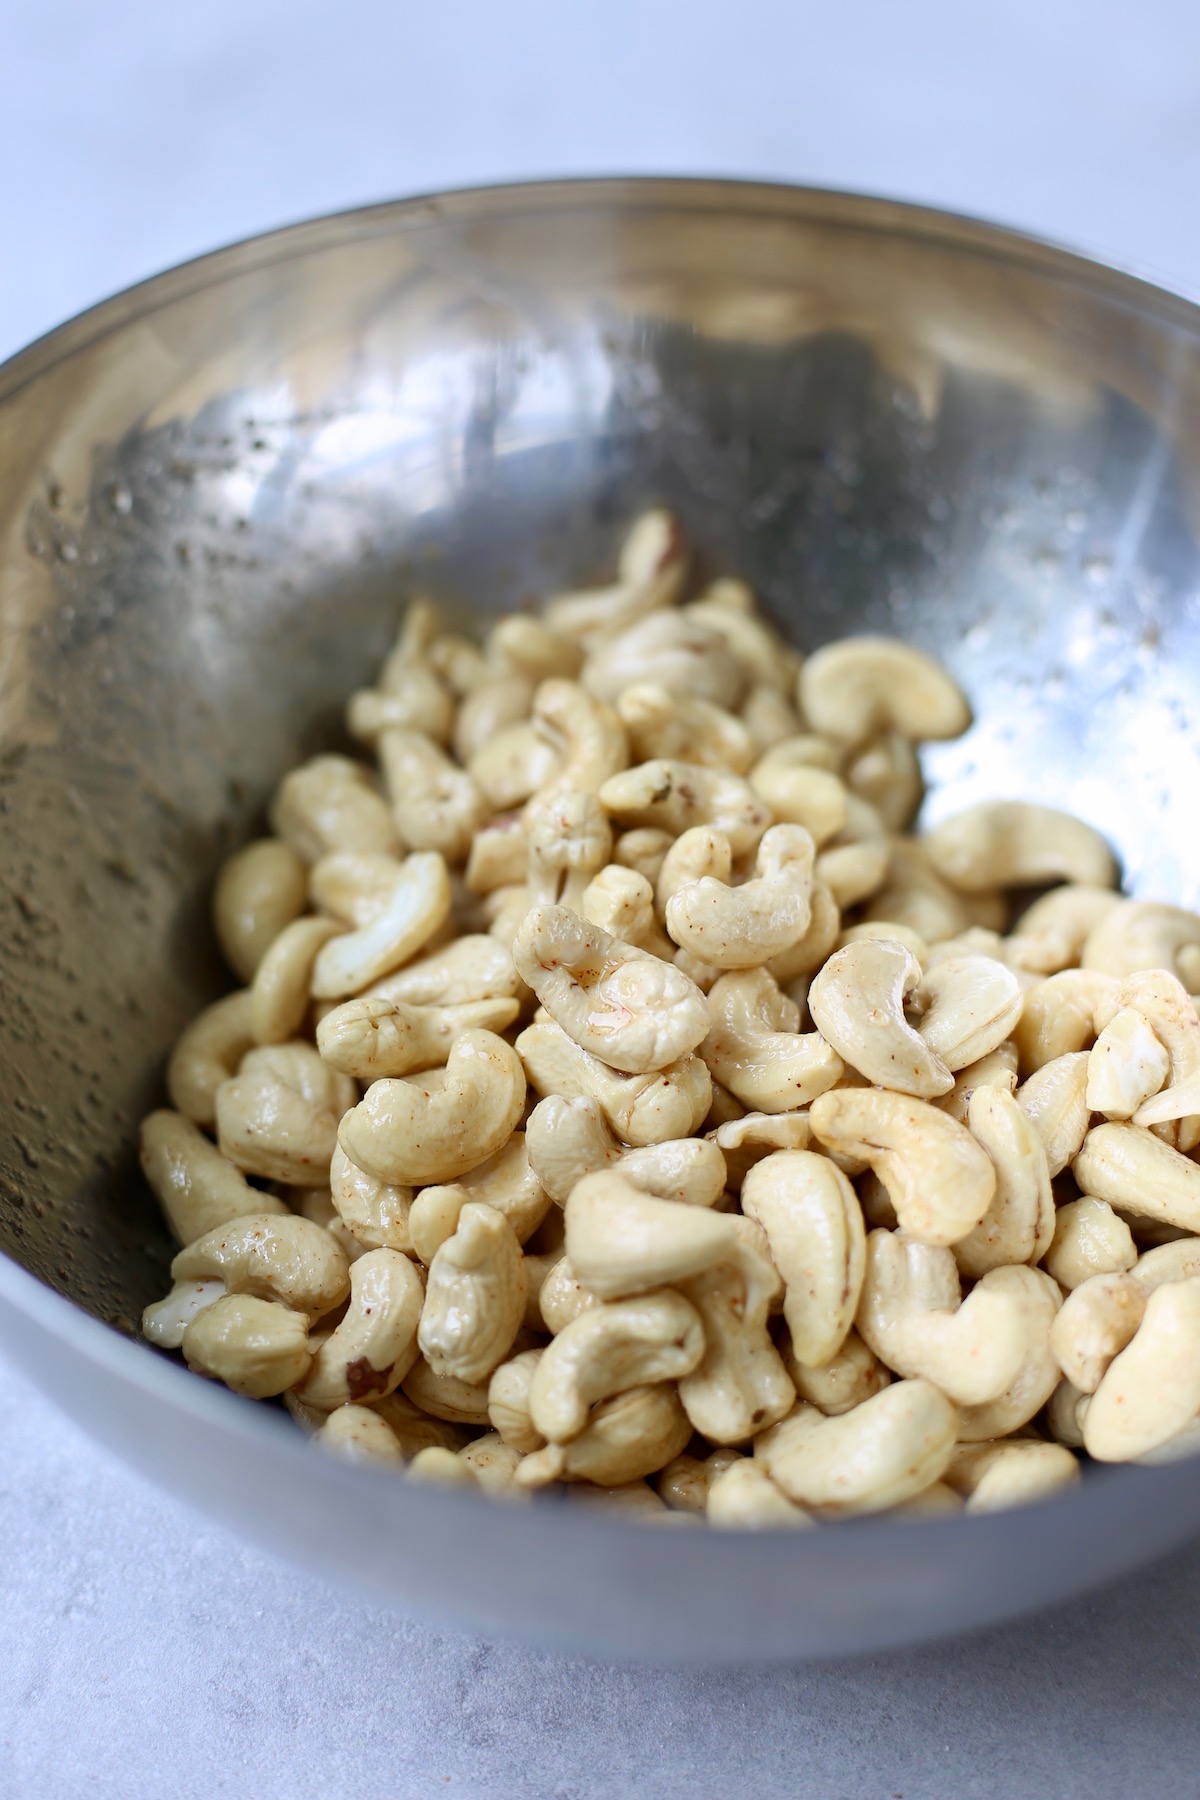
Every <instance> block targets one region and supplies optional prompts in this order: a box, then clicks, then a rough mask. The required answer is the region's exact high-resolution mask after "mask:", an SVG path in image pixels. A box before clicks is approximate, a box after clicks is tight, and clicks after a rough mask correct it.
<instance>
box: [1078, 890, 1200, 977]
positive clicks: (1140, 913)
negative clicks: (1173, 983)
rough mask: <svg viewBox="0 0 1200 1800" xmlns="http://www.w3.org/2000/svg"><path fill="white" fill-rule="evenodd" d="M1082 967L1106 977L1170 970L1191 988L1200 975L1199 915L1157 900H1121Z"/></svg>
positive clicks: (1097, 930) (1090, 942)
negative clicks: (1144, 970)
mask: <svg viewBox="0 0 1200 1800" xmlns="http://www.w3.org/2000/svg"><path fill="white" fill-rule="evenodd" d="M1083 966H1084V968H1085V969H1100V970H1102V971H1103V972H1104V974H1106V975H1134V974H1136V973H1137V971H1138V970H1139V969H1166V970H1168V971H1169V972H1170V973H1171V974H1172V975H1174V976H1175V977H1176V979H1177V980H1179V981H1182V982H1183V983H1184V985H1185V987H1187V986H1188V985H1190V984H1191V983H1193V982H1195V980H1196V976H1197V974H1198V973H1200V913H1194V912H1187V911H1186V910H1185V909H1184V908H1183V907H1181V906H1164V905H1163V904H1162V902H1161V901H1157V900H1121V901H1119V903H1118V904H1117V905H1116V906H1113V907H1111V908H1109V910H1108V911H1107V912H1105V913H1104V914H1103V915H1102V916H1101V917H1100V918H1099V919H1098V920H1097V921H1096V923H1095V925H1094V926H1093V927H1092V929H1091V931H1090V932H1089V933H1088V936H1087V941H1086V942H1085V944H1084V946H1083Z"/></svg>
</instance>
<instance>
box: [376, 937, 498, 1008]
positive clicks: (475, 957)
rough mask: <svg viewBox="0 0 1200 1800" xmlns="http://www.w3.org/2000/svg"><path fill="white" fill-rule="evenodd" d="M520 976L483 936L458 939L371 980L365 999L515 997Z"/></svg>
mask: <svg viewBox="0 0 1200 1800" xmlns="http://www.w3.org/2000/svg"><path fill="white" fill-rule="evenodd" d="M519 989H520V980H519V977H518V975H517V972H516V970H515V969H514V968H513V966H512V957H511V956H510V955H509V954H508V951H507V950H506V949H505V948H504V946H503V944H498V943H497V942H496V940H495V938H493V937H490V936H488V935H486V934H479V933H473V934H470V935H468V936H467V937H460V938H456V939H455V940H454V942H453V943H452V944H446V945H444V946H443V947H442V948H441V949H438V950H433V951H431V952H430V953H429V955H427V956H423V957H421V959H420V960H419V961H418V962H412V963H409V964H408V965H407V966H406V967H405V968H403V969H397V970H396V973H395V974H394V975H385V976H384V977H383V979H382V981H377V982H373V983H372V985H371V986H370V988H368V990H367V992H366V993H365V994H364V995H363V996H362V998H363V999H370V1000H376V999H378V1000H393V1001H395V1002H396V1003H397V1005H400V1006H464V1005H467V1004H468V1003H471V1002H474V1001H477V1000H499V999H511V998H514V997H515V996H516V995H517V993H518V991H519Z"/></svg>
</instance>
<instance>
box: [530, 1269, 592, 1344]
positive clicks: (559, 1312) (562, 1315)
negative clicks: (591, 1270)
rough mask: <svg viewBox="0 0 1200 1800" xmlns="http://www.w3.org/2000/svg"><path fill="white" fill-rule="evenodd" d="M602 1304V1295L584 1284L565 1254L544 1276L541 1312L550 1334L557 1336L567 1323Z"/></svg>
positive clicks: (541, 1292) (539, 1307)
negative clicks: (594, 1292)
mask: <svg viewBox="0 0 1200 1800" xmlns="http://www.w3.org/2000/svg"><path fill="white" fill-rule="evenodd" d="M603 1304H604V1302H603V1301H602V1300H601V1298H600V1296H599V1294H593V1292H592V1290H591V1288H587V1287H584V1285H583V1283H582V1281H580V1279H579V1277H578V1276H577V1275H576V1273H575V1271H574V1269H573V1268H572V1267H571V1263H570V1259H569V1258H568V1257H566V1256H561V1257H560V1258H559V1259H558V1261H557V1262H556V1263H554V1264H553V1265H552V1266H551V1267H550V1269H549V1270H548V1271H547V1272H546V1274H545V1275H544V1276H543V1278H542V1285H541V1289H540V1290H539V1293H538V1311H539V1312H540V1313H541V1315H542V1324H543V1325H544V1326H545V1328H546V1330H547V1331H548V1332H549V1333H550V1335H551V1337H557V1336H558V1334H559V1332H560V1331H561V1330H562V1329H563V1327H564V1325H569V1324H570V1323H571V1321H572V1319H577V1318H578V1317H579V1315H580V1313H585V1312H588V1311H589V1310H590V1309H591V1308H592V1307H596V1306H602V1305H603Z"/></svg>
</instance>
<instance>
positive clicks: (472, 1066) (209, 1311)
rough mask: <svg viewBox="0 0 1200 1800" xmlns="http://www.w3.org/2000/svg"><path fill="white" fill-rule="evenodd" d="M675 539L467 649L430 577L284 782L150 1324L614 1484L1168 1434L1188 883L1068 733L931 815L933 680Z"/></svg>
mask: <svg viewBox="0 0 1200 1800" xmlns="http://www.w3.org/2000/svg"><path fill="white" fill-rule="evenodd" d="M687 572H688V558H687V551H686V546H685V543H684V539H683V534H682V531H681V529H680V527H679V525H678V523H677V521H676V520H675V519H673V518H672V517H671V515H670V514H669V513H667V512H666V511H664V510H662V509H654V510H651V511H649V512H646V513H644V514H643V515H642V516H641V517H640V518H639V519H638V520H637V521H635V523H634V525H633V527H632V529H631V530H630V532H629V533H628V535H627V537H626V539H625V542H624V544H623V546H622V547H621V548H620V549H619V552H618V554H617V557H616V566H615V575H614V576H613V578H612V579H611V581H609V583H608V585H606V586H600V587H597V588H594V589H584V590H580V591H576V592H570V593H566V594H562V595H558V596H555V597H553V598H551V600H550V601H549V603H548V605H547V606H546V607H545V608H543V613H542V616H536V615H534V614H532V613H513V614H507V615H503V616H498V617H495V618H493V619H491V620H490V621H489V622H488V624H487V628H486V630H485V631H483V632H482V633H481V638H480V641H479V642H478V643H476V642H473V641H472V639H471V637H470V636H469V635H467V634H466V633H464V632H460V631H457V630H449V629H447V627H446V623H445V622H444V621H443V619H442V618H441V617H440V615H439V613H438V610H437V609H436V608H435V607H434V606H433V605H432V604H431V603H430V602H428V601H426V600H423V599H419V598H418V599H416V600H414V601H413V602H412V604H411V605H410V606H409V607H408V610H407V612H406V614H405V617H404V620H403V623H402V625H401V628H400V631H399V633H398V636H397V638H396V641H395V644H394V647H393V648H392V650H391V651H390V653H389V654H388V656H387V658H386V660H385V662H384V664H383V666H382V668H381V669H380V671H379V673H378V675H377V676H376V678H375V679H374V681H372V682H369V683H367V684H365V685H364V686H363V687H362V688H361V689H360V690H359V691H358V692H357V693H355V694H354V695H353V696H351V698H350V701H349V704H348V707H347V715H346V716H347V722H348V726H349V730H350V733H351V736H352V737H353V738H354V739H356V740H357V742H358V744H359V745H360V746H361V750H360V751H359V752H358V753H357V755H356V756H355V757H353V758H352V757H347V756H342V755H338V754H321V755H317V756H315V757H312V758H310V760H309V761H308V762H306V763H305V764H303V765H302V766H301V767H300V768H297V769H295V770H293V771H292V773H291V774H289V775H287V776H286V777H285V778H284V780H283V781H282V782H281V783H280V786H279V788H278V790H277V792H276V795H275V799H274V801H273V803H272V806H271V808H270V829H271V830H272V831H273V832H274V833H275V835H274V836H271V837H266V838H261V839H259V840H257V841H256V842H253V843H250V844H248V845H246V847H245V848H244V849H242V850H239V851H238V852H237V853H236V854H235V855H234V856H232V857H231V858H230V859H229V861H228V862H227V863H226V865H225V866H224V868H223V869H222V870H221V872H220V874H219V877H218V880H217V884H216V889H215V892H214V895H213V908H212V911H213V919H214V923H215V925H216V930H217V936H218V940H219V942H220V944H221V946H222V948H223V950H224V952H225V955H226V958H227V960H228V962H229V964H230V967H231V969H232V971H233V977H234V979H235V980H236V981H237V982H238V983H240V984H242V985H241V986H240V988H239V989H238V991H235V992H234V993H232V994H229V995H227V996H226V997H225V998H224V999H222V1000H218V1001H217V1002H216V1003H215V1005H212V1006H209V1007H207V1008H206V1009H205V1010H204V1011H203V1012H202V1013H201V1014H200V1015H199V1017H198V1018H197V1019H195V1020H194V1022H193V1023H192V1024H191V1025H190V1026H189V1027H188V1028H187V1030H186V1031H185V1032H184V1033H183V1035H182V1036H181V1038H180V1039H179V1041H178V1042H177V1044H176V1046H175V1049H174V1051H173V1052H172V1053H171V1056H170V1059H169V1064H168V1070H167V1079H168V1090H169V1094H170V1099H171V1110H165V1109H161V1110H159V1111H157V1112H155V1113H152V1114H151V1115H150V1117H149V1118H148V1119H147V1120H146V1121H145V1122H144V1125H143V1128H142V1145H141V1151H142V1162H143V1167H144V1170H145V1173H146V1176H147V1179H148V1182H149V1184H150V1186H151V1189H152V1191H153V1192H154V1193H155V1195H156V1196H157V1197H158V1199H159V1200H160V1203H161V1204H162V1206H163V1209H164V1211H165V1213H166V1215H167V1219H168V1222H169V1225H170V1228H171V1230H172V1232H173V1234H174V1236H175V1237H176V1238H177V1239H178V1240H179V1241H180V1243H181V1244H182V1245H184V1248H183V1249H182V1250H181V1251H180V1253H179V1256H178V1257H177V1258H176V1261H175V1265H174V1271H173V1273H174V1286H173V1287H172V1289H171V1292H170V1293H169V1294H168V1295H167V1296H166V1298H165V1299H163V1300H159V1301H156V1302H154V1303H153V1304H152V1305H150V1306H149V1307H147V1308H146V1310H145V1313H144V1317H143V1333H144V1335H145V1336H146V1337H147V1339H148V1340H149V1341H150V1342H152V1343H154V1344H155V1345H156V1346H157V1347H158V1348H159V1349H160V1350H164V1351H171V1350H176V1349H180V1350H182V1351H183V1354H184V1358H185V1360H186V1361H187V1362H189V1363H190V1364H191V1365H192V1366H193V1367H194V1368H195V1369H197V1370H198V1371H200V1372H201V1373H203V1374H205V1375H208V1376H210V1377H213V1378H215V1379H220V1380H224V1381H226V1383H227V1384H228V1385H230V1386H232V1387H234V1388H235V1389H236V1390H237V1391H239V1392H242V1393H246V1394H251V1395H257V1396H259V1397H265V1398H270V1397H273V1396H275V1395H282V1397H283V1400H284V1404H285V1406H286V1407H287V1409H288V1410H289V1411H290V1412H291V1413H292V1415H293V1417H294V1418H295V1419H296V1420H297V1421H298V1422H299V1424H300V1425H301V1426H302V1427H303V1428H304V1429H305V1430H307V1431H308V1432H309V1433H311V1434H313V1436H314V1438H315V1440H316V1442H317V1443H318V1446H319V1447H322V1448H327V1449H329V1450H331V1451H333V1452H334V1453H336V1454H340V1455H343V1456H346V1457H350V1458H352V1459H358V1460H366V1461H371V1462H372V1463H374V1465H375V1466H376V1467H377V1468H378V1469H380V1470H387V1469H389V1468H390V1469H393V1470H409V1469H411V1471H412V1474H413V1478H414V1479H416V1480H419V1481H420V1480H428V1481H440V1482H442V1483H446V1484H448V1483H455V1484H457V1485H459V1486H464V1487H467V1488H470V1489H473V1490H475V1491H477V1492H484V1493H491V1494H495V1495H496V1496H498V1497H501V1498H510V1499H511V1498H515V1497H528V1495H529V1494H530V1493H531V1492H532V1491H533V1490H538V1489H544V1488H547V1487H549V1488H551V1489H557V1490H558V1492H559V1493H560V1495H563V1496H567V1497H573V1498H577V1499H578V1500H579V1501H580V1503H581V1504H583V1505H585V1506H591V1507H592V1508H593V1509H595V1508H599V1507H603V1508H606V1509H608V1510H609V1511H611V1512H612V1513H613V1514H614V1516H617V1517H622V1518H628V1519H630V1520H631V1521H632V1520H636V1521H639V1522H646V1523H651V1522H668V1523H670V1522H672V1521H674V1522H683V1523H693V1524H694V1523H698V1522H699V1521H700V1520H702V1519H707V1520H708V1522H709V1523H710V1524H715V1525H722V1526H727V1527H730V1528H740V1529H772V1528H776V1527H777V1528H781V1529H785V1528H789V1527H795V1526H797V1525H803V1524H808V1523H810V1522H811V1521H813V1520H815V1519H825V1518H834V1517H837V1516H839V1515H840V1514H842V1513H853V1512H871V1511H877V1512H882V1513H886V1514H889V1515H891V1516H894V1517H896V1518H897V1519H906V1518H910V1517H923V1516H930V1515H935V1514H940V1513H947V1512H949V1511H951V1510H957V1511H963V1510H966V1511H970V1512H978V1511H987V1510H989V1509H991V1508H993V1507H996V1506H1005V1505H1017V1504H1022V1503H1024V1502H1026V1501H1030V1500H1035V1499H1037V1498H1039V1497H1040V1496H1042V1495H1048V1494H1051V1493H1054V1492H1057V1491H1059V1490H1060V1489H1061V1488H1063V1487H1065V1486H1068V1485H1070V1484H1071V1483H1072V1482H1073V1481H1074V1480H1076V1479H1077V1477H1078V1470H1079V1466H1080V1463H1081V1462H1082V1461H1084V1460H1086V1458H1087V1456H1088V1455H1089V1454H1091V1455H1092V1456H1094V1457H1096V1458H1098V1459H1100V1460H1123V1459H1136V1460H1147V1461H1158V1460H1164V1459H1169V1458H1173V1457H1176V1456H1180V1455H1185V1454H1189V1453H1191V1452H1192V1451H1193V1450H1200V1393H1198V1392H1197V1391H1196V1381H1195V1362H1196V1357H1197V1356H1198V1355H1200V1347H1198V1342H1197V1323H1196V1316H1195V1315H1197V1314H1200V1303H1196V1302H1195V1301H1194V1299H1193V1297H1192V1296H1193V1290H1200V1248H1197V1246H1200V1157H1198V1155H1197V1152H1198V1151H1200V1002H1198V1000H1197V998H1196V996H1197V995H1200V915H1198V914H1196V913H1194V912H1190V911H1188V910H1186V908H1185V907H1184V906H1181V905H1177V904H1170V903H1168V902H1167V901H1165V900H1164V901H1160V900H1156V899H1153V898H1148V899H1147V898H1138V899H1136V900H1133V899H1128V898H1125V897H1122V896H1121V895H1120V894H1119V893H1118V892H1117V891H1116V889H1115V885H1114V884H1115V879H1116V864H1115V861H1114V858H1113V854H1112V852H1111V851H1110V849H1109V847H1108V846H1107V844H1105V843H1104V841H1103V839H1102V838H1101V837H1100V836H1099V835H1098V834H1097V833H1096V832H1095V831H1094V830H1093V829H1092V827H1091V826H1090V825H1087V824H1084V823H1082V822H1081V821H1078V820H1075V819H1072V818H1070V817H1069V816H1067V815H1066V814H1063V813H1060V812H1058V811H1056V810H1054V807H1053V804H1052V803H1053V802H1054V800H1055V799H1056V797H1057V795H1056V792H1055V789H1056V786H1057V771H1055V770H1054V769H1053V767H1051V766H1050V765H1047V780H1046V794H1045V798H1046V799H1047V800H1048V801H1049V802H1051V804H1050V805H1048V806H1046V805H1042V804H1040V803H1039V804H1036V805H1034V804H1030V803H1028V802H1025V801H1007V800H1002V799H997V800H991V799H988V800H985V801H983V803H982V804H977V805H973V806H970V807H968V809H967V810H966V811H965V812H960V813H958V814H957V815H956V816H952V817H945V816H944V814H943V821H942V823H940V824H938V825H937V826H936V827H935V829H933V830H932V831H924V832H921V831H918V830H917V828H916V827H915V826H914V825H913V823H912V821H913V820H914V818H915V816H916V814H917V812H918V809H919V807H920V804H921V801H922V799H923V796H924V787H923V780H922V771H921V764H920V761H919V759H918V746H919V745H920V744H921V743H922V742H923V741H926V740H929V739H936V738H943V737H946V736H952V735H955V734H956V733H958V732H959V731H961V730H963V729H965V728H966V726H967V725H968V724H969V722H970V713H969V709H968V706H967V702H966V700H965V698H964V696H963V695H962V694H961V692H960V691H959V689H958V687H957V686H956V684H955V682H954V680H953V678H952V677H951V676H950V675H948V674H947V673H946V672H945V671H944V670H942V669H941V668H939V667H938V665H937V664H936V663H934V662H932V661H931V660H930V658H928V657H927V656H926V655H925V654H924V653H923V652H921V651H919V650H916V649H914V648H912V647H911V646H908V645H906V644H903V643H900V642H898V641H897V640H895V639H890V638H878V637H860V638H851V639H847V640H843V641H841V642H837V643H833V644H829V645H826V646H824V647H823V648H819V649H817V650H816V651H815V652H814V653H813V654H812V655H810V656H809V658H808V660H807V661H806V662H804V661H802V659H801V656H800V654H799V652H798V651H797V650H795V649H793V648H792V647H791V646H790V645H787V644H785V643H783V642H782V640H781V639H780V637H779V636H778V634H777V632H776V630H775V628H774V626H773V625H772V624H771V623H770V622H769V621H768V620H767V619H766V618H765V616H763V615H762V614H760V612H759V609H758V604H757V601H756V599H755V595H754V593H753V591H752V589H751V588H750V587H749V586H748V585H747V584H746V583H745V582H742V581H738V580H735V579H732V578H721V579H718V580H715V581H713V582H712V583H711V584H710V585H709V586H708V587H707V588H705V589H704V590H703V591H702V592H697V591H696V590H695V589H694V588H689V587H688V585H687V581H688V573H687ZM305 731H306V727H305V724H304V722H303V721H301V722H299V730H298V732H297V735H298V736H303V735H304V734H305ZM944 798H945V797H942V799H938V798H937V797H935V800H934V808H935V816H936V810H937V808H939V807H940V806H942V804H943V800H944ZM1041 798H1042V796H1041V795H1039V802H1040V800H1041ZM1047 882H1052V883H1053V882H1057V883H1059V884H1060V885H1057V886H1054V887H1052V888H1051V889H1050V891H1049V892H1047V893H1044V894H1041V895H1040V896H1037V897H1035V898H1034V899H1033V900H1032V903H1031V904H1024V896H1023V894H1022V892H1021V890H1022V889H1025V888H1027V887H1029V886H1030V885H1036V884H1045V883H1047ZM1010 897H1011V898H1010ZM1013 900H1016V901H1018V902H1019V903H1020V904H1024V910H1023V911H1021V912H1020V913H1019V916H1016V917H1014V914H1015V913H1016V912H1017V910H1018V908H1017V907H1014V905H1013ZM1018 1080H1019V1081H1020V1083H1021V1085H1020V1087H1019V1088H1018V1086H1017V1083H1018ZM530 1090H531V1091H530ZM868 1231H869V1232H870V1237H869V1238H868V1236H867V1233H868ZM1064 1295H1065V1296H1066V1300H1065V1303H1064ZM1163 1295H1166V1296H1168V1298H1166V1299H1160V1296H1163ZM856 1320H857V1322H858V1328H856V1326H855V1321H856ZM1064 1371H1065V1373H1064ZM398 1384H399V1385H398ZM1043 1408H1044V1409H1045V1411H1044V1412H1043V1411H1042V1409H1043ZM480 1434H483V1435H480ZM1046 1434H1048V1435H1049V1437H1050V1438H1051V1439H1052V1440H1054V1441H1052V1442H1046V1441H1044V1440H1045V1436H1046ZM955 1440H957V1442H956V1441H955ZM648 1480H650V1481H652V1482H653V1483H654V1486H656V1487H657V1488H658V1490H659V1491H658V1492H657V1493H656V1492H655V1491H654V1486H650V1485H647V1482H648Z"/></svg>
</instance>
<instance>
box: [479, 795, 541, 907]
mask: <svg viewBox="0 0 1200 1800" xmlns="http://www.w3.org/2000/svg"><path fill="white" fill-rule="evenodd" d="M528 873H529V839H528V837H527V836H526V834H525V823H524V820H523V819H522V818H521V815H520V813H516V812H508V813H499V814H497V816H496V817H495V818H494V819H490V820H489V821H488V823H487V824H486V825H481V826H480V828H479V830H478V831H477V832H476V833H475V836H474V837H473V838H472V840H471V850H470V854H469V855H468V857H467V869H466V884H467V887H468V888H469V889H470V891H471V892H472V893H473V894H494V893H495V891H496V889H497V888H502V887H516V886H519V884H520V883H521V882H523V881H524V880H525V877H526V876H527V875H528Z"/></svg>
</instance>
